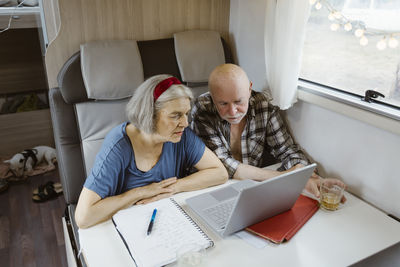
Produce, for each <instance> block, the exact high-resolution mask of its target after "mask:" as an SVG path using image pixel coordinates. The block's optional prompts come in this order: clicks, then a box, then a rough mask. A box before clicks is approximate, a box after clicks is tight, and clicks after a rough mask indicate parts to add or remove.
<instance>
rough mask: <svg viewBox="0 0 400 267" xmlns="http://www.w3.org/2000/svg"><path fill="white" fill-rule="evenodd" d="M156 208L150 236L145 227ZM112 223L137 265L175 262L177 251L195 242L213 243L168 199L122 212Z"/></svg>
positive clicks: (115, 216)
mask: <svg viewBox="0 0 400 267" xmlns="http://www.w3.org/2000/svg"><path fill="white" fill-rule="evenodd" d="M155 208H156V209H157V217H156V219H155V221H154V225H153V230H152V232H151V234H150V235H147V227H148V225H149V222H150V218H151V215H152V212H153V209H155ZM113 221H114V223H115V224H116V227H117V230H118V231H119V232H120V234H121V235H122V237H123V238H124V239H125V242H126V244H127V246H128V249H129V250H130V252H131V254H132V256H133V258H134V259H135V261H136V263H137V264H138V266H146V267H147V266H160V265H165V264H168V263H171V262H173V261H175V260H176V252H177V251H178V249H179V248H181V247H182V246H185V245H188V244H193V243H196V244H199V245H201V246H202V247H204V248H206V247H209V246H210V245H211V244H212V243H211V240H209V239H208V237H207V236H205V235H204V233H203V232H202V231H201V230H200V229H199V228H198V226H197V225H196V224H194V223H193V221H192V220H191V219H190V217H188V215H187V214H186V213H184V212H183V211H182V210H181V209H180V207H179V206H177V205H175V203H174V202H173V201H171V200H170V199H162V200H159V201H157V202H153V203H149V204H146V205H138V206H132V207H130V208H128V209H125V210H121V211H119V212H118V213H117V214H115V215H114V216H113ZM155 255H157V256H156V257H155Z"/></svg>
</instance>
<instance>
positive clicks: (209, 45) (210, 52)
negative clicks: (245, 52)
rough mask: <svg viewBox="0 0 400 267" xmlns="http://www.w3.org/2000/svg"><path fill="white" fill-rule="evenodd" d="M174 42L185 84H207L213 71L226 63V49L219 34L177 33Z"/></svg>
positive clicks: (203, 32)
mask: <svg viewBox="0 0 400 267" xmlns="http://www.w3.org/2000/svg"><path fill="white" fill-rule="evenodd" d="M174 41H175V53H176V59H177V61H178V66H179V71H180V73H181V76H182V80H183V81H185V82H207V81H208V76H209V75H210V73H211V71H212V70H213V69H214V68H215V67H216V66H218V65H220V64H224V63H225V55H224V48H223V47H222V42H221V37H220V35H219V33H218V32H215V31H186V32H180V33H175V34H174Z"/></svg>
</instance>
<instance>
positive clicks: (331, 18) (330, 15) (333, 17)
mask: <svg viewBox="0 0 400 267" xmlns="http://www.w3.org/2000/svg"><path fill="white" fill-rule="evenodd" d="M328 19H329V20H330V21H334V20H335V16H334V15H333V12H331V13H329V15H328Z"/></svg>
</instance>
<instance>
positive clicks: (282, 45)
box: [264, 0, 310, 110]
mask: <svg viewBox="0 0 400 267" xmlns="http://www.w3.org/2000/svg"><path fill="white" fill-rule="evenodd" d="M266 8H267V10H266V19H265V31H266V32H265V35H264V36H265V37H264V42H265V57H266V58H265V63H266V70H267V73H266V76H267V82H268V87H269V90H270V92H271V94H272V97H273V100H272V103H273V104H274V105H277V106H279V107H280V108H281V109H283V110H284V109H288V108H290V107H291V106H292V105H293V104H294V103H295V102H296V100H297V93H296V92H297V80H298V77H299V73H300V66H301V55H302V49H303V43H304V35H305V27H306V23H307V20H308V17H309V14H310V4H309V0H295V1H293V0H267V7H266Z"/></svg>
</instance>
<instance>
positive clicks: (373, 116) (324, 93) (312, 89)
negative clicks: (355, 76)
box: [297, 78, 400, 135]
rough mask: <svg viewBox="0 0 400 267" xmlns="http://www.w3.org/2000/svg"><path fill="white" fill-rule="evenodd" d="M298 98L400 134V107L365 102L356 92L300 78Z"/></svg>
mask: <svg viewBox="0 0 400 267" xmlns="http://www.w3.org/2000/svg"><path fill="white" fill-rule="evenodd" d="M297 99H298V100H301V101H303V102H307V103H310V104H314V105H317V106H320V107H322V108H325V109H328V110H331V111H334V112H336V113H340V114H343V115H345V116H347V117H351V118H354V119H357V120H359V121H363V122H365V123H368V124H371V125H373V126H375V127H378V128H381V129H384V130H387V131H389V132H392V133H395V134H397V135H400V108H398V107H393V106H392V107H391V106H388V105H386V104H385V105H383V104H381V103H376V102H371V103H369V102H365V101H363V100H361V97H360V96H359V95H356V94H352V93H348V92H345V91H342V90H339V89H335V88H332V87H328V86H325V85H322V84H317V83H315V82H310V81H307V80H304V79H301V78H300V79H299V80H298V86H297Z"/></svg>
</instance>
